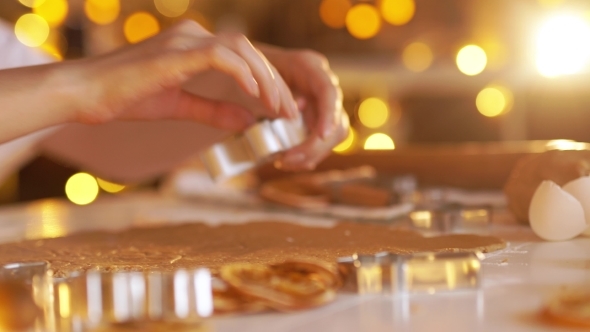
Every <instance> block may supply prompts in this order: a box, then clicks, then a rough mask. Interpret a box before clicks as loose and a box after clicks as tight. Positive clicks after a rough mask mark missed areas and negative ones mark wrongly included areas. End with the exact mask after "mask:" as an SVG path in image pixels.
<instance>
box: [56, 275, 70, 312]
mask: <svg viewBox="0 0 590 332" xmlns="http://www.w3.org/2000/svg"><path fill="white" fill-rule="evenodd" d="M57 293H58V296H59V315H60V316H61V317H62V318H68V317H70V314H71V307H70V304H71V302H72V301H71V299H70V295H71V294H70V286H69V285H68V284H67V283H65V282H60V283H59V284H58V286H57Z"/></svg>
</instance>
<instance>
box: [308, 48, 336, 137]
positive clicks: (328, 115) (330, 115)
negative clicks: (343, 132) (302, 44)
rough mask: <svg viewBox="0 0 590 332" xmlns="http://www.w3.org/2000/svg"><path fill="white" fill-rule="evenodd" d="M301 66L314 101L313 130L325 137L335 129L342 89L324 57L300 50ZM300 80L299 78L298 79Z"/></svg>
mask: <svg viewBox="0 0 590 332" xmlns="http://www.w3.org/2000/svg"><path fill="white" fill-rule="evenodd" d="M299 59H300V60H299V61H300V64H301V67H302V68H305V73H306V74H307V79H306V80H305V83H304V84H307V85H308V87H307V89H306V90H307V91H308V93H311V94H312V96H313V97H314V99H315V101H316V105H315V111H316V112H317V123H316V127H315V131H316V132H317V134H318V135H319V136H320V137H321V138H324V139H325V138H327V137H329V136H330V135H331V134H332V131H334V130H335V129H336V126H337V122H338V121H339V120H340V119H339V117H340V116H341V115H340V113H342V111H343V110H342V90H341V89H340V86H339V85H338V78H337V77H336V75H334V73H333V72H332V71H331V70H330V69H329V68H328V66H327V62H326V60H325V58H324V57H323V56H321V55H318V54H317V53H315V52H302V53H301V54H300V55H299ZM300 81H301V80H300Z"/></svg>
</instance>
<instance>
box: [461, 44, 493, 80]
mask: <svg viewBox="0 0 590 332" xmlns="http://www.w3.org/2000/svg"><path fill="white" fill-rule="evenodd" d="M487 63H488V58H487V56H486V52H485V51H484V50H483V49H482V48H481V47H479V46H477V45H467V46H465V47H463V48H462V49H461V50H460V51H459V53H457V67H459V70H460V71H461V72H462V73H463V74H465V75H468V76H474V75H477V74H479V73H481V72H482V71H483V70H484V69H485V68H486V65H487Z"/></svg>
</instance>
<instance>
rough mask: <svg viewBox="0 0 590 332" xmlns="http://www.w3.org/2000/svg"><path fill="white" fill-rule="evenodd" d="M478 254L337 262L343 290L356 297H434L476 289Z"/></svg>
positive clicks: (377, 257) (359, 258) (352, 258)
mask: <svg viewBox="0 0 590 332" xmlns="http://www.w3.org/2000/svg"><path fill="white" fill-rule="evenodd" d="M482 259H483V256H482V254H481V253H477V252H476V253H473V252H459V253H417V254H411V255H396V254H392V253H387V252H382V253H377V254H374V255H358V254H355V255H352V256H350V257H342V258H340V259H338V262H337V263H338V271H339V273H340V274H341V276H342V278H343V280H344V287H343V289H344V290H348V291H352V292H356V293H359V294H371V293H372V294H375V293H386V292H391V293H394V294H395V293H431V294H432V293H436V292H442V291H456V290H464V289H476V288H478V287H479V283H480V273H481V260H482Z"/></svg>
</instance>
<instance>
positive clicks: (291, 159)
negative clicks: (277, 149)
mask: <svg viewBox="0 0 590 332" xmlns="http://www.w3.org/2000/svg"><path fill="white" fill-rule="evenodd" d="M304 160H305V155H304V154H303V153H293V154H288V155H287V156H285V158H284V159H283V161H284V162H285V163H287V164H298V163H300V162H302V161H304Z"/></svg>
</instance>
